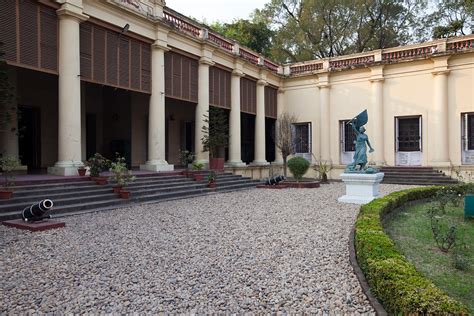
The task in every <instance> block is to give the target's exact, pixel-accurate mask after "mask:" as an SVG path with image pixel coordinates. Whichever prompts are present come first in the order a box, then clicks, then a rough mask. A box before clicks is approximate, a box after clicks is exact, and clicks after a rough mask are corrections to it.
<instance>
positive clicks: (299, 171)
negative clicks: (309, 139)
mask: <svg viewBox="0 0 474 316" xmlns="http://www.w3.org/2000/svg"><path fill="white" fill-rule="evenodd" d="M309 165H310V164H309V161H308V160H306V159H304V158H303V157H293V158H291V159H290V160H288V169H290V171H291V173H292V174H293V176H294V177H295V178H296V181H300V180H301V179H302V178H303V175H304V174H305V173H306V171H308V168H309Z"/></svg>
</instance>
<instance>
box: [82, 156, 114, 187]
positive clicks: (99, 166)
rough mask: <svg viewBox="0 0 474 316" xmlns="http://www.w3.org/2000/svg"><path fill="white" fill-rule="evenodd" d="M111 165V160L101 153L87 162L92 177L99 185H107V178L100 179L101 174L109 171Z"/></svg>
mask: <svg viewBox="0 0 474 316" xmlns="http://www.w3.org/2000/svg"><path fill="white" fill-rule="evenodd" d="M110 164H111V162H110V160H108V159H107V158H105V157H104V156H102V155H101V154H99V153H95V154H94V156H92V157H90V158H89V160H87V162H86V165H87V166H88V167H89V172H90V175H91V177H92V179H93V180H94V181H95V182H96V183H97V184H106V183H107V178H106V177H100V173H101V172H102V171H105V170H107V169H109V168H110Z"/></svg>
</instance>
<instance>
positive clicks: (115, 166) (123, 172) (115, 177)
mask: <svg viewBox="0 0 474 316" xmlns="http://www.w3.org/2000/svg"><path fill="white" fill-rule="evenodd" d="M110 170H111V171H112V176H111V177H110V180H111V181H115V182H117V185H119V186H127V185H128V183H129V182H132V181H135V177H134V176H133V175H132V171H131V170H128V168H127V163H126V161H125V158H124V157H120V156H117V158H116V159H115V161H114V162H112V163H111V168H110Z"/></svg>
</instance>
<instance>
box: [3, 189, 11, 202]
mask: <svg viewBox="0 0 474 316" xmlns="http://www.w3.org/2000/svg"><path fill="white" fill-rule="evenodd" d="M12 195H13V191H8V190H0V200H8V199H11V198H12Z"/></svg>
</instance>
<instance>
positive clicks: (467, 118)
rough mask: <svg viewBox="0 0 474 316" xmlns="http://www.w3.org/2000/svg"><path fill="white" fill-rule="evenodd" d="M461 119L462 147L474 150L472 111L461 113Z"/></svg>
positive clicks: (473, 114)
mask: <svg viewBox="0 0 474 316" xmlns="http://www.w3.org/2000/svg"><path fill="white" fill-rule="evenodd" d="M462 119H463V120H462V136H463V137H462V138H463V142H464V146H463V149H464V150H465V151H468V150H474V113H463V114H462Z"/></svg>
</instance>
